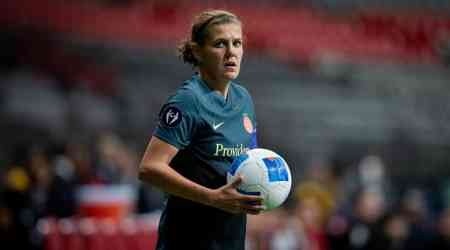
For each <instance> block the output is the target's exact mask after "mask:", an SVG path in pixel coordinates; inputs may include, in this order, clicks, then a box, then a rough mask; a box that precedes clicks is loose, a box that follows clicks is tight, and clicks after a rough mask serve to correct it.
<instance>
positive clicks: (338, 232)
mask: <svg viewBox="0 0 450 250" xmlns="http://www.w3.org/2000/svg"><path fill="white" fill-rule="evenodd" d="M385 203H386V201H385V197H384V195H383V194H382V193H379V192H373V191H368V190H365V189H362V190H359V191H358V192H357V193H356V194H355V195H354V199H353V202H352V208H353V209H352V211H350V212H349V214H350V215H345V214H344V215H341V214H336V215H333V216H332V218H331V219H330V222H329V225H328V238H329V240H330V246H331V249H343V250H344V249H345V250H356V249H358V250H359V249H361V250H372V249H377V242H378V241H380V240H381V230H382V229H381V227H380V220H381V218H382V216H383V215H384V212H385Z"/></svg>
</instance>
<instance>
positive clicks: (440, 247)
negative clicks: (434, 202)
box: [427, 208, 450, 250]
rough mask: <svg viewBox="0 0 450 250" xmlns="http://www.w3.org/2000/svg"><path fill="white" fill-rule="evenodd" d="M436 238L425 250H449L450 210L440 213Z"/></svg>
mask: <svg viewBox="0 0 450 250" xmlns="http://www.w3.org/2000/svg"><path fill="white" fill-rule="evenodd" d="M436 229H437V236H436V237H435V238H434V239H433V240H432V241H431V244H430V245H429V247H428V248H427V249H433V250H448V249H450V208H447V209H445V210H444V211H442V213H441V215H440V216H439V218H438V220H437V228H436Z"/></svg>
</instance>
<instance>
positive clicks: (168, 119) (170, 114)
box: [161, 107, 183, 127]
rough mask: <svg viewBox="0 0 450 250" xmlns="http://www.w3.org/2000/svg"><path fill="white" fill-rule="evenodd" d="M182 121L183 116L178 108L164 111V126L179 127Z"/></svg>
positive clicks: (162, 117)
mask: <svg viewBox="0 0 450 250" xmlns="http://www.w3.org/2000/svg"><path fill="white" fill-rule="evenodd" d="M182 119H183V116H182V114H181V111H180V110H179V109H178V108H176V107H168V108H167V109H165V110H164V112H163V114H162V116H161V120H162V122H163V124H164V125H166V126H168V127H175V126H177V125H178V124H180V122H181V120H182Z"/></svg>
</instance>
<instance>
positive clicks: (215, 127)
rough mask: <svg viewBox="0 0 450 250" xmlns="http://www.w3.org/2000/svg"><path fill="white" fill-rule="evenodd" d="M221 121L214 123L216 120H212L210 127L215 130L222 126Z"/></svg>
mask: <svg viewBox="0 0 450 250" xmlns="http://www.w3.org/2000/svg"><path fill="white" fill-rule="evenodd" d="M223 123H224V122H221V123H217V124H216V122H213V124H212V127H213V129H214V130H217V129H218V128H220V127H222V125H223Z"/></svg>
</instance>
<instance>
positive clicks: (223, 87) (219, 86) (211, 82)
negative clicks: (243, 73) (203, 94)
mask: <svg viewBox="0 0 450 250" xmlns="http://www.w3.org/2000/svg"><path fill="white" fill-rule="evenodd" d="M199 75H200V78H201V79H202V80H203V81H204V82H205V84H206V85H207V86H208V88H210V89H211V90H213V91H216V92H217V93H218V94H220V95H222V96H223V97H224V98H225V99H226V98H227V96H228V88H229V86H230V81H229V80H226V81H221V80H218V79H214V78H212V77H209V76H208V74H202V73H201V72H200V73H199Z"/></svg>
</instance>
